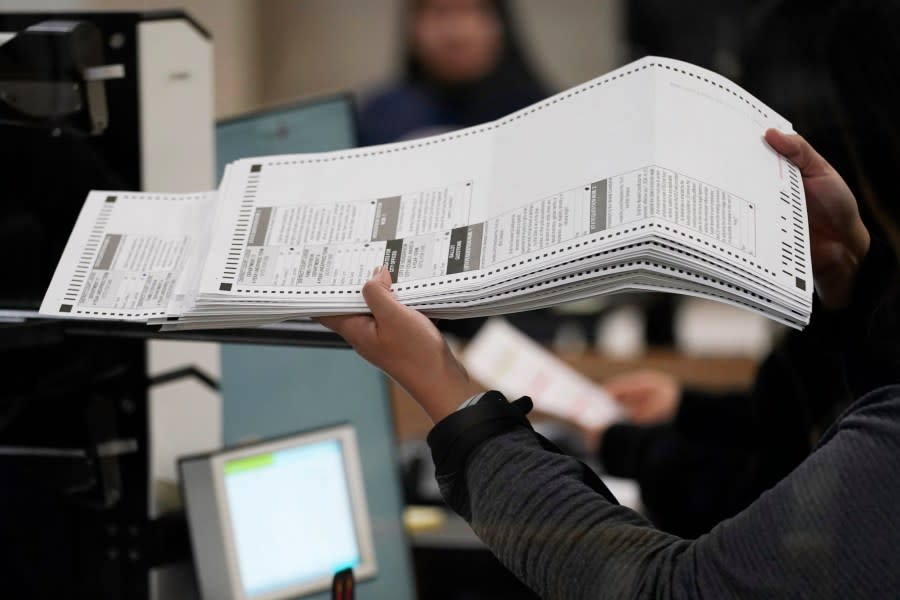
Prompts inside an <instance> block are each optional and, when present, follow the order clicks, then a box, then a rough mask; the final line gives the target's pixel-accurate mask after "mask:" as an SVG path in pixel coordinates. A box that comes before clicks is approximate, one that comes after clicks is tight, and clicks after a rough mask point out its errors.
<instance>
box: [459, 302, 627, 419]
mask: <svg viewBox="0 0 900 600" xmlns="http://www.w3.org/2000/svg"><path fill="white" fill-rule="evenodd" d="M461 360H462V363H463V365H464V366H465V367H466V370H467V371H468V372H469V375H471V376H472V377H474V378H475V379H477V380H478V381H480V382H481V383H483V384H484V385H486V386H488V387H490V388H491V389H496V390H499V391H501V392H503V393H504V394H506V396H507V397H508V398H510V399H514V398H518V397H520V396H530V397H531V400H532V402H534V408H535V410H538V411H540V412H542V413H545V414H547V415H550V416H553V417H557V418H560V419H563V420H565V421H568V422H570V423H574V424H576V425H581V426H583V427H589V428H590V427H605V426H607V425H610V424H612V423H614V422H615V421H617V420H619V419H620V418H621V417H622V416H623V414H624V413H623V412H622V410H621V408H620V407H619V405H618V404H617V403H616V402H615V400H613V399H612V398H611V397H610V395H609V394H607V393H606V392H605V391H603V389H602V388H601V387H600V386H598V385H597V384H595V383H594V382H592V381H591V380H590V379H588V378H587V377H585V376H584V375H582V374H580V373H579V372H578V371H576V370H575V369H573V368H572V367H570V366H569V365H567V364H566V363H564V362H563V361H562V360H560V359H558V358H556V357H555V356H554V355H553V354H552V353H551V352H548V351H547V350H545V349H544V348H543V347H542V346H541V345H540V344H538V343H537V342H535V341H534V340H532V339H531V338H529V337H528V336H527V335H525V334H523V333H522V332H521V331H519V330H518V329H516V328H515V327H513V326H512V325H510V324H509V322H507V321H506V320H504V319H501V318H493V319H489V320H488V321H487V323H485V324H484V325H483V326H482V327H481V329H479V330H478V333H477V334H476V335H475V337H474V338H473V339H472V341H471V342H470V343H469V345H468V346H466V348H465V351H464V352H463V354H462V357H461Z"/></svg>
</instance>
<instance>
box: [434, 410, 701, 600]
mask: <svg viewBox="0 0 900 600" xmlns="http://www.w3.org/2000/svg"><path fill="white" fill-rule="evenodd" d="M492 416H495V415H492ZM457 418H459V419H461V418H462V415H460V416H459V417H457ZM494 421H495V422H496V419H494ZM446 425H447V423H443V424H439V425H438V429H439V433H447V429H448V428H447V427H446ZM442 426H444V427H442ZM441 429H443V431H440V430H441ZM464 436H465V434H463V436H461V437H460V438H457V439H462V438H463V437H464ZM449 437H454V436H453V435H452V434H451V435H450V436H449ZM430 441H432V442H434V440H433V439H432V440H430ZM433 448H434V444H433ZM438 462H439V463H442V464H441V465H440V466H439V467H438V483H439V484H440V485H441V491H442V492H443V493H444V495H445V497H446V498H447V499H448V502H449V503H450V504H451V506H453V508H454V509H456V510H457V511H458V512H460V514H462V515H463V516H464V517H466V518H467V519H468V520H469V522H470V523H471V525H472V527H473V529H474V530H475V532H476V533H477V534H478V535H479V537H481V539H482V540H484V542H485V543H486V544H487V546H488V547H489V548H490V549H491V550H492V551H493V552H494V553H495V554H496V555H497V557H498V558H499V559H500V560H501V562H503V563H504V564H505V565H506V566H507V567H508V568H509V569H510V570H511V571H512V572H513V573H515V574H516V575H517V576H518V577H519V578H520V579H522V580H523V581H524V582H525V583H526V584H527V585H529V587H531V588H532V589H534V590H535V591H537V592H538V593H539V594H540V595H541V597H543V598H581V597H585V598H621V597H628V596H633V595H638V596H643V595H645V594H650V593H653V594H656V593H658V592H661V591H663V592H665V594H663V595H668V593H670V592H671V591H672V577H671V571H672V568H673V565H674V563H675V562H676V559H677V556H678V555H679V554H680V552H681V549H682V548H684V547H685V546H686V545H687V544H688V543H687V542H684V541H682V540H680V539H678V538H676V537H674V536H671V535H668V534H664V533H662V532H660V531H657V530H655V529H653V528H652V526H651V525H650V523H649V522H648V521H647V520H646V519H644V518H643V517H641V516H640V515H638V514H637V513H635V512H634V511H632V510H630V509H627V508H624V507H622V506H619V505H618V504H616V503H615V502H614V501H612V499H611V498H612V496H611V495H610V494H609V492H608V491H606V490H605V489H602V490H600V491H599V493H598V490H597V489H596V488H597V487H598V486H601V487H602V484H600V483H599V480H598V479H596V477H595V476H594V475H593V474H592V473H591V472H590V471H588V470H586V468H585V467H584V465H582V464H581V463H580V462H578V461H577V460H575V459H573V458H571V457H568V456H565V455H562V454H558V453H554V452H550V451H548V450H547V449H545V448H544V447H542V444H541V442H540V441H539V438H538V437H537V436H536V435H535V434H534V432H533V431H532V430H531V429H529V428H528V427H527V426H525V425H520V426H516V427H513V428H511V429H508V430H507V431H505V432H502V433H499V434H496V435H493V436H492V437H490V438H488V439H487V440H486V441H483V442H482V443H480V445H478V446H477V447H476V448H474V449H473V450H472V451H471V452H470V453H469V454H468V456H467V458H466V459H465V461H464V464H465V468H464V469H461V470H457V469H453V468H451V469H447V468H446V462H452V460H451V459H446V462H445V461H441V460H440V459H438ZM460 492H461V493H460ZM605 496H608V497H605Z"/></svg>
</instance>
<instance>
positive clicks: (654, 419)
mask: <svg viewBox="0 0 900 600" xmlns="http://www.w3.org/2000/svg"><path fill="white" fill-rule="evenodd" d="M602 387H603V389H604V390H606V392H607V393H608V394H609V395H610V396H612V398H613V400H615V401H616V402H618V403H619V404H620V405H622V408H623V409H624V410H625V413H626V414H627V415H628V420H629V421H630V422H632V423H635V424H638V425H655V424H657V423H664V422H666V421H671V420H672V419H673V418H674V417H675V413H676V412H677V411H678V403H679V400H680V399H681V384H680V383H679V382H678V380H677V379H675V378H674V377H672V376H671V375H669V374H668V373H663V372H662V371H654V370H650V369H645V370H640V371H633V372H631V373H625V374H624V375H618V376H616V377H613V378H611V379H608V380H607V381H606V382H605V383H604V384H603V386H602Z"/></svg>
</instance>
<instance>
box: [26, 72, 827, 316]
mask: <svg viewBox="0 0 900 600" xmlns="http://www.w3.org/2000/svg"><path fill="white" fill-rule="evenodd" d="M769 127H775V128H778V129H780V130H782V131H785V132H790V131H792V130H791V125H790V123H788V122H787V121H786V120H785V119H784V118H782V117H781V116H779V115H778V114H777V113H775V112H774V111H772V110H771V109H770V108H769V107H767V106H766V105H765V104H763V103H762V102H760V101H759V100H758V99H756V98H754V97H753V96H751V95H750V94H748V93H747V92H745V91H744V90H742V89H741V88H740V87H738V86H736V85H735V84H733V83H731V82H730V81H728V80H727V79H725V78H723V77H721V76H718V75H716V74H714V73H712V72H710V71H706V70H704V69H701V68H698V67H695V66H692V65H690V64H687V63H684V62H679V61H674V60H669V59H664V58H657V57H647V58H644V59H641V60H639V61H637V62H634V63H631V64H629V65H627V66H625V67H622V68H620V69H617V70H615V71H613V72H611V73H609V74H607V75H604V76H602V77H599V78H597V79H595V80H593V81H589V82H587V83H585V84H582V85H580V86H577V87H575V88H572V89H570V90H567V91H565V92H562V93H560V94H557V95H555V96H553V97H551V98H548V99H547V100H544V101H542V102H539V103H537V104H535V105H532V106H530V107H528V108H525V109H523V110H520V111H518V112H515V113H512V114H511V115H509V116H506V117H503V118H501V119H499V120H497V121H493V122H490V123H487V124H484V125H480V126H477V127H471V128H468V129H463V130H459V131H456V132H453V133H448V134H444V135H440V136H436V137H430V138H425V139H420V140H414V141H410V142H402V143H397V144H387V145H382V146H372V147H365V148H359V149H355V150H346V151H339V152H329V153H318V154H300V155H283V156H269V157H257V158H249V159H243V160H238V161H235V162H233V163H231V164H229V165H228V166H227V168H226V169H225V174H224V176H223V179H222V182H221V184H220V186H219V189H218V190H217V191H216V192H211V193H205V194H191V195H184V196H173V195H164V196H160V195H153V194H121V193H115V192H95V193H92V194H91V196H90V197H89V198H88V201H87V203H86V204H85V210H84V211H82V214H81V216H80V217H79V220H78V223H77V224H76V226H75V231H74V232H73V234H72V238H71V239H70V241H69V245H68V247H67V248H66V253H65V255H64V256H63V259H62V260H61V261H60V264H59V267H58V269H57V272H56V275H55V276H54V279H53V282H52V283H51V286H50V288H49V290H48V292H47V295H46V298H45V301H44V303H43V305H42V308H41V310H42V312H46V313H48V314H57V315H60V314H65V315H68V316H72V317H85V318H126V319H136V320H144V321H146V322H148V323H150V324H163V325H164V328H165V329H189V328H199V327H246V326H253V325H260V324H265V323H271V322H274V321H279V320H284V319H291V318H298V317H310V316H321V315H330V314H340V313H359V312H366V311H367V308H366V305H365V302H364V301H363V298H362V295H361V293H360V290H361V287H362V285H363V283H364V282H365V281H366V279H367V278H368V277H369V275H370V273H371V271H372V268H373V267H375V266H376V265H383V266H385V267H386V268H387V269H388V270H389V272H390V275H391V278H392V280H393V282H394V285H393V290H394V292H395V294H396V296H397V298H398V299H399V300H400V301H401V302H403V303H405V304H407V305H409V306H412V307H415V308H417V309H419V310H421V311H423V312H425V313H426V314H429V315H431V316H434V317H442V318H462V317H474V316H489V315H499V314H503V313H508V312H514V311H521V310H530V309H534V308H539V307H545V306H550V305H553V304H558V303H560V302H565V301H569V300H577V299H581V298H586V297H590V296H595V295H600V294H615V293H621V292H627V291H634V290H648V291H664V292H674V293H680V294H687V295H691V296H696V297H701V298H708V299H712V300H717V301H721V302H726V303H729V304H732V305H734V306H738V307H742V308H746V309H749V310H752V311H755V312H757V313H759V314H762V315H765V316H766V317H768V318H771V319H774V320H776V321H778V322H780V323H784V324H787V325H790V326H792V327H795V328H800V327H803V326H804V325H805V324H806V323H807V322H808V320H809V315H810V311H811V307H812V289H813V285H812V277H811V274H810V261H809V240H808V237H809V236H808V226H807V215H806V204H805V200H804V194H803V187H802V183H801V180H800V175H799V172H798V170H797V168H796V167H795V166H794V165H792V164H791V163H790V162H788V161H787V160H785V159H784V158H782V157H781V156H779V155H778V154H777V153H775V152H774V151H773V150H772V149H771V148H769V147H768V146H767V145H766V144H765V142H764V141H763V133H764V132H765V130H766V129H767V128H769ZM109 198H115V200H113V201H109ZM117 236H118V237H117ZM177 240H181V242H178V241H177ZM120 243H123V246H122V248H121V249H119V246H118V244H120ZM104 244H105V246H104ZM135 244H137V245H138V246H136V247H135V248H132V246H133V245H135ZM111 245H112V246H111ZM145 245H146V246H149V247H152V248H149V247H148V248H145ZM170 246H171V247H170ZM104 248H106V250H104ZM109 248H112V251H113V254H112V255H111V258H109V260H107V255H108V254H109ZM119 252H127V253H128V254H127V256H131V255H132V254H135V256H136V258H134V260H127V259H126V258H122V259H121V260H118V261H116V260H113V258H114V257H115V256H118V254H117V253H119ZM155 253H162V256H163V257H164V258H159V260H160V261H162V262H160V263H159V264H157V263H152V264H151V263H148V262H147V261H151V260H155V259H153V258H152V257H155V256H157V254H155ZM124 256H126V255H123V257H124ZM165 257H168V258H165ZM110 261H111V262H110ZM166 261H168V262H166ZM104 266H105V267H107V268H104ZM109 267H115V268H112V269H110V268H109ZM157 267H158V268H157ZM142 286H143V287H142Z"/></svg>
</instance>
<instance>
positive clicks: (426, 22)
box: [359, 0, 547, 145]
mask: <svg viewBox="0 0 900 600" xmlns="http://www.w3.org/2000/svg"><path fill="white" fill-rule="evenodd" d="M406 30H407V49H406V58H405V64H404V73H403V80H402V81H401V82H399V83H397V84H396V85H394V86H392V87H390V88H388V89H387V90H386V91H383V92H381V93H379V94H378V95H376V96H375V97H373V98H372V99H371V100H370V101H369V102H367V103H366V104H365V105H364V106H363V108H362V110H361V111H360V115H359V129H360V141H361V143H362V144H363V145H372V144H384V143H388V142H396V141H400V140H408V139H413V138H418V137H424V136H427V135H435V134H438V133H443V132H446V131H451V130H453V129H459V128H462V127H470V126H472V125H478V124H480V123H484V122H487V121H492V120H494V119H498V118H500V117H502V116H505V115H507V114H509V113H511V112H515V111H517V110H519V109H520V108H524V107H526V106H528V105H530V104H533V103H535V102H537V101H539V100H542V99H543V98H545V97H546V96H547V91H546V89H545V87H544V85H543V84H542V83H541V81H540V80H539V78H538V77H537V76H536V75H535V73H534V70H533V69H532V68H531V66H530V65H529V64H528V61H527V60H526V59H525V56H524V54H523V52H522V48H521V46H520V44H519V39H518V36H517V35H516V32H515V28H514V27H513V22H512V16H511V14H510V8H509V6H508V4H507V2H505V1H504V0H409V4H408V10H407V15H406Z"/></svg>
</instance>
